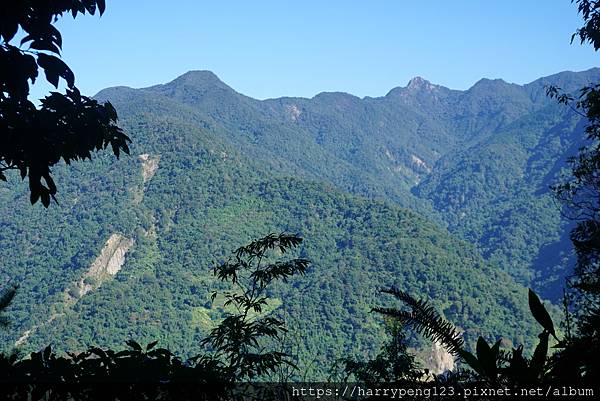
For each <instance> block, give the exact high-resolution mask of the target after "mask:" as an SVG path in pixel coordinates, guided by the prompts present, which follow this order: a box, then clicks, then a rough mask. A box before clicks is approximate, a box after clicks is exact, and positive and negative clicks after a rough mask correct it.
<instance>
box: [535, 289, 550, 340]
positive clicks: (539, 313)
mask: <svg viewBox="0 0 600 401" xmlns="http://www.w3.org/2000/svg"><path fill="white" fill-rule="evenodd" d="M529 309H530V310H531V314H532V315H533V317H534V318H535V320H537V322H538V323H539V324H540V325H541V326H542V327H543V328H544V329H545V330H547V331H548V333H550V334H552V336H553V337H554V338H556V333H555V332H554V323H553V322H552V318H551V317H550V315H549V314H548V311H547V310H546V308H545V307H544V305H543V304H542V301H540V298H539V297H538V296H537V294H536V293H535V292H533V290H532V289H531V288H530V289H529Z"/></svg>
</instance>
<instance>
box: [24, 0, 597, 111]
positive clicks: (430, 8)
mask: <svg viewBox="0 0 600 401" xmlns="http://www.w3.org/2000/svg"><path fill="white" fill-rule="evenodd" d="M580 25H581V19H580V17H579V16H578V15H577V10H576V7H575V6H574V5H573V4H571V3H570V1H569V0H545V1H541V0H539V1H537V0H527V1H522V0H521V1H512V0H489V1H488V0H485V1H477V0H472V1H460V0H453V1H441V0H440V1H435V0H429V1H416V0H413V1H408V0H363V1H352V0H345V1H342V0H339V1H338V0H327V1H324V0H321V1H311V0H302V1H287V0H278V1H275V0H274V1H271V0H269V1H261V0H253V1H228V0H219V1H215V0H212V1H183V0H180V1H176V2H172V3H170V4H169V3H168V2H166V1H164V0H163V1H152V0H147V1H138V0H126V1H123V0H121V1H110V0H109V1H107V9H106V13H105V14H104V16H102V17H101V18H98V17H97V16H96V17H93V16H84V17H82V16H79V17H78V18H77V19H76V20H73V19H72V18H71V17H70V16H66V17H63V18H62V19H61V20H60V22H59V23H58V27H59V29H60V30H61V32H62V34H63V58H64V60H65V61H66V62H67V63H68V64H69V65H70V66H71V68H72V69H73V70H74V72H75V75H76V79H77V81H76V83H77V85H78V87H79V88H80V89H81V90H82V92H83V93H85V94H88V95H92V94H95V93H96V92H97V91H99V90H100V89H102V88H105V87H109V86H115V85H126V86H131V87H144V86H150V85H153V84H157V83H164V82H168V81H170V80H172V79H174V78H176V77H177V76H179V75H181V74H183V73H184V72H186V71H188V70H198V69H206V70H211V71H213V72H214V73H215V74H217V75H218V76H219V77H220V78H221V79H222V80H223V81H224V82H226V83H227V84H228V85H230V86H231V87H233V88H234V89H236V90H237V91H238V92H241V93H244V94H246V95H249V96H252V97H255V98H260V99H264V98H270V97H279V96H304V97H312V96H314V95H315V94H317V93H319V92H322V91H344V92H349V93H352V94H355V95H358V96H382V95H385V94H386V93H387V92H388V91H389V90H390V89H391V88H393V87H396V86H404V85H406V82H407V81H408V80H409V79H410V78H411V77H413V76H417V75H418V76H422V77H424V78H426V79H428V80H430V81H432V82H434V83H438V84H441V85H444V86H447V87H450V88H454V89H466V88H468V87H470V86H471V85H472V84H473V83H475V82H476V81H478V80H479V79H480V78H482V77H486V78H503V79H504V80H506V81H508V82H515V83H519V84H521V83H526V82H530V81H532V80H534V79H536V78H538V77H540V76H545V75H550V74H553V73H556V72H559V71H563V70H573V71H579V70H585V69H588V68H591V67H594V66H599V65H600V63H599V61H600V54H596V53H595V52H594V51H593V49H592V48H591V47H590V46H581V45H579V44H578V43H573V45H571V44H570V37H571V34H572V33H573V32H574V31H575V29H576V28H577V27H579V26H580ZM43 90H44V88H42V87H38V88H36V89H35V90H34V91H33V93H32V95H33V96H34V97H40V95H41V94H42V93H43Z"/></svg>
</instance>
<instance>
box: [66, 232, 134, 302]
mask: <svg viewBox="0 0 600 401" xmlns="http://www.w3.org/2000/svg"><path fill="white" fill-rule="evenodd" d="M133 243H134V240H133V239H131V238H126V237H124V236H123V235H121V234H116V233H115V234H112V235H111V236H110V238H108V240H107V241H106V244H105V245H104V248H102V251H100V255H98V257H97V258H96V260H94V262H93V263H92V265H91V266H90V268H89V270H88V271H87V272H86V273H85V274H84V275H83V277H81V279H80V280H79V282H78V283H77V284H76V285H75V287H73V288H71V289H69V290H67V291H66V297H67V303H71V304H72V303H75V302H77V300H78V299H79V298H81V297H83V296H84V295H85V294H87V293H88V292H90V291H92V290H94V289H96V288H98V287H100V286H101V285H102V283H103V282H104V281H106V279H108V278H110V277H111V276H114V275H116V274H117V273H118V272H119V270H121V267H122V266H123V263H125V255H126V254H127V251H129V249H130V248H131V247H132V246H133Z"/></svg>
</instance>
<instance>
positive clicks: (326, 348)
mask: <svg viewBox="0 0 600 401" xmlns="http://www.w3.org/2000/svg"><path fill="white" fill-rule="evenodd" d="M123 101H124V100H123ZM115 103H116V104H117V105H118V107H122V105H121V104H119V100H118V99H117V100H116V101H115ZM128 104H129V108H128V109H127V110H123V111H121V113H122V116H123V121H122V122H123V124H124V127H125V128H126V130H127V132H128V134H129V135H130V136H131V137H132V139H133V145H132V152H133V156H131V157H125V158H123V159H122V160H119V161H115V160H112V159H110V158H108V157H107V158H104V157H101V158H98V159H96V160H95V161H94V162H93V163H80V164H77V165H75V166H74V167H72V168H69V170H68V171H67V169H66V168H65V167H64V166H61V167H59V168H57V169H55V174H56V177H57V181H59V182H60V183H61V189H62V190H61V194H60V197H59V198H58V199H59V202H60V204H59V205H54V206H53V207H51V208H50V209H48V210H45V209H42V208H37V207H29V206H23V205H27V199H28V198H27V196H28V195H27V190H26V188H25V187H24V185H23V184H22V183H21V182H20V180H19V179H18V177H14V176H13V177H11V178H12V180H11V182H10V183H9V185H10V186H9V187H4V188H3V189H2V190H1V191H0V197H1V200H2V203H1V206H0V215H1V216H2V221H3V222H5V223H3V236H2V237H1V238H0V262H1V263H2V266H3V270H2V279H3V280H4V279H7V278H10V277H12V278H14V279H16V280H18V281H19V282H20V283H21V289H20V291H19V294H18V295H17V297H16V299H15V301H14V303H13V305H12V306H11V308H10V309H9V310H8V313H9V315H10V316H11V319H12V325H11V327H10V328H9V330H8V331H2V332H0V335H1V338H0V341H1V343H2V344H3V346H4V347H7V348H10V347H11V346H13V345H14V344H15V343H17V345H18V346H19V347H20V348H21V349H22V350H24V351H25V350H31V349H38V348H41V347H43V346H45V345H47V344H49V343H51V344H53V345H54V346H55V347H57V349H59V350H70V351H77V350H81V349H83V348H85V347H87V346H88V345H97V346H116V345H118V346H120V345H122V344H123V342H124V341H125V340H126V339H128V338H135V339H137V340H138V341H140V342H149V341H151V340H154V339H159V340H161V343H162V344H163V345H166V346H168V347H170V348H171V349H173V350H175V351H177V352H180V353H182V354H186V355H190V354H193V353H194V352H195V351H198V349H199V340H200V339H201V338H202V337H203V336H204V335H205V334H206V332H207V331H208V330H209V329H210V328H211V327H212V325H214V323H215V322H216V321H218V319H219V318H220V317H221V316H222V313H223V310H222V308H221V306H219V304H218V302H217V304H212V303H211V302H210V300H209V294H210V292H211V291H212V290H214V289H218V288H221V287H220V285H219V284H218V283H216V282H215V280H214V279H213V278H212V276H211V269H210V268H211V262H212V261H213V260H217V261H218V260H223V258H225V257H227V255H229V252H230V251H231V250H233V249H235V248H236V247H238V246H239V245H242V244H244V243H247V242H248V241H249V240H250V239H252V238H256V237H258V236H261V235H263V234H265V233H268V232H272V231H274V232H278V231H284V230H285V231H291V232H297V233H299V234H300V235H301V236H303V237H304V238H305V245H304V247H303V248H302V249H301V250H300V253H301V254H302V256H304V257H308V258H310V259H311V260H312V261H313V265H312V267H311V269H310V271H309V273H308V274H307V275H306V276H305V277H303V278H299V279H296V280H294V281H292V282H290V283H289V284H288V285H281V286H279V287H277V288H276V289H274V290H273V292H272V293H271V294H270V297H271V299H272V304H271V307H272V311H271V313H283V314H284V315H285V316H286V320H287V321H288V324H289V325H290V327H291V329H292V332H291V335H290V338H289V340H288V341H289V344H288V345H289V346H297V347H299V349H300V350H301V352H300V359H301V360H300V362H301V364H302V365H303V366H309V365H311V366H318V367H319V368H318V369H317V370H316V371H315V372H313V373H312V374H314V375H319V374H320V375H322V374H324V373H325V372H326V369H327V367H328V366H329V365H328V363H330V362H331V361H332V360H333V358H335V357H339V356H342V355H348V354H349V353H350V354H357V355H368V354H371V353H372V352H374V351H375V350H376V349H377V347H378V344H379V343H380V342H381V340H382V339H383V338H384V336H383V326H382V324H381V322H378V319H377V317H376V316H373V315H372V314H370V313H369V310H370V308H371V307H372V306H373V305H375V304H380V303H381V302H383V299H382V297H380V296H379V295H378V294H377V290H378V289H379V288H380V287H381V286H385V285H391V284H396V285H398V286H400V287H401V288H404V289H406V290H408V291H410V292H411V293H413V294H416V295H418V296H420V297H423V298H427V299H430V300H431V301H432V302H434V304H435V305H436V306H437V307H438V308H439V310H440V311H442V312H443V313H444V314H445V315H446V316H447V317H448V318H449V319H452V320H453V321H454V322H456V323H457V325H459V326H460V327H461V328H462V329H463V330H464V331H465V336H466V338H467V340H468V341H469V342H471V341H472V340H473V339H474V338H476V336H477V335H479V334H484V335H488V336H489V335H492V333H493V334H494V335H495V334H501V335H503V336H504V337H505V338H507V339H508V340H509V341H513V342H517V341H519V342H521V341H523V340H524V338H523V336H532V335H534V334H535V328H534V322H533V320H532V318H531V317H530V316H529V314H528V312H527V306H526V301H525V299H526V291H525V288H524V287H523V286H521V285H519V284H517V283H516V282H515V281H514V280H513V279H512V278H511V277H510V276H509V275H507V274H505V273H503V272H502V271H500V270H499V269H497V268H496V267H495V266H492V265H490V264H488V263H487V262H485V261H484V260H483V259H482V258H481V256H480V255H479V254H478V252H477V250H476V249H475V248H474V247H473V246H472V245H470V244H468V243H466V242H464V241H461V240H458V239H457V238H455V237H453V236H452V235H451V234H450V233H448V232H447V231H446V230H445V229H443V228H439V227H437V226H436V225H435V224H432V223H430V222H428V221H427V220H426V219H424V218H423V217H420V216H418V215H417V214H415V213H413V212H411V211H409V210H407V209H404V208H401V207H399V206H397V205H396V204H394V202H390V201H386V200H373V199H369V198H365V197H360V196H357V195H352V194H349V193H344V192H343V191H341V190H340V189H338V188H336V187H335V186H333V185H331V184H327V183H320V182H316V181H315V180H311V178H312V177H314V173H310V174H309V173H303V172H302V171H301V170H298V171H300V173H298V174H292V172H293V168H294V166H293V164H292V163H290V162H289V161H286V160H285V159H283V158H280V159H279V160H276V159H273V160H271V161H270V162H265V160H264V159H262V158H258V156H261V157H264V156H265V155H266V154H267V153H266V152H268V151H267V150H263V149H262V148H261V147H258V146H256V147H254V151H255V152H256V153H253V152H247V153H246V152H245V149H243V148H241V147H240V145H239V144H238V143H232V142H231V139H230V138H229V137H228V136H227V135H225V134H224V133H223V131H219V130H218V129H217V128H214V127H213V126H211V125H210V124H209V123H206V124H204V123H203V122H202V120H201V118H200V117H196V116H195V115H194V114H193V110H194V109H193V108H191V106H185V105H183V106H182V105H181V104H180V103H175V102H173V101H171V100H169V99H167V98H162V97H158V96H157V97H152V96H150V95H148V96H140V97H137V96H133V97H131V98H130V102H129V103H128ZM174 105H176V106H177V108H175V106H174ZM136 110H137V111H136ZM301 161H302V162H305V163H307V164H308V162H307V161H305V160H301ZM277 163H279V165H280V166H281V169H279V170H278V171H276V172H274V171H273V167H274V165H276V164H277ZM298 163H299V162H298ZM313 164H314V163H313ZM499 283H500V284H499ZM314 358H317V360H316V362H317V363H316V364H315V363H313V362H314V361H313V359H314ZM326 362H327V363H326Z"/></svg>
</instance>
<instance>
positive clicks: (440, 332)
mask: <svg viewBox="0 0 600 401" xmlns="http://www.w3.org/2000/svg"><path fill="white" fill-rule="evenodd" d="M381 292H383V293H386V294H391V295H393V296H394V297H396V298H397V299H399V300H400V301H402V302H404V303H405V304H406V305H407V306H408V307H409V308H410V310H402V309H395V308H373V309H372V310H373V311H375V312H377V313H381V314H383V315H386V316H390V317H392V318H395V319H398V320H399V321H400V322H401V323H403V324H406V325H409V326H412V327H413V328H414V329H415V330H416V331H417V332H418V333H420V334H422V335H424V336H425V337H427V338H429V339H430V340H432V341H437V342H438V343H440V344H441V345H442V346H444V347H445V348H446V349H447V350H448V352H450V353H451V354H453V355H456V356H459V355H460V351H461V350H462V349H463V345H464V341H463V339H462V335H461V334H460V333H459V332H458V330H457V329H456V328H455V327H454V325H453V324H452V323H450V322H448V321H446V320H444V319H443V318H442V317H441V316H440V315H439V314H438V313H437V312H436V310H435V309H434V308H433V307H432V306H431V305H429V304H428V303H427V302H425V301H421V300H418V299H415V298H413V297H412V296H410V295H409V294H407V293H405V292H403V291H401V290H399V289H397V288H396V287H392V288H389V289H383V290H381Z"/></svg>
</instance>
